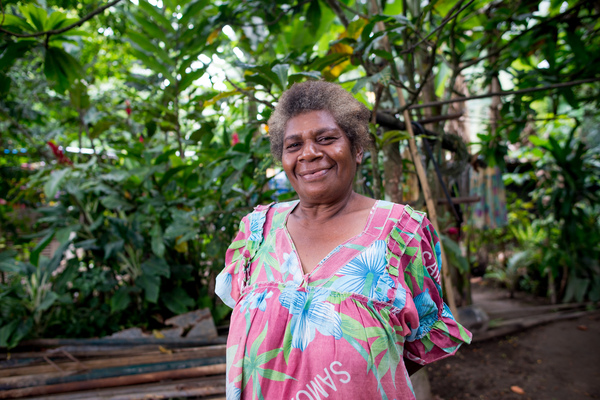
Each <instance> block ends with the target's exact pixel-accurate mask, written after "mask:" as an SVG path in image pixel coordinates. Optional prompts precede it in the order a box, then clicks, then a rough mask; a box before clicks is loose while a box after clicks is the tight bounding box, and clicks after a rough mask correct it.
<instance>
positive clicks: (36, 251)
mask: <svg viewBox="0 0 600 400" xmlns="http://www.w3.org/2000/svg"><path fill="white" fill-rule="evenodd" d="M52 238H54V231H50V232H48V234H47V235H46V236H44V237H43V238H42V239H41V240H40V241H39V242H38V244H37V245H36V246H35V247H34V248H33V250H31V254H30V255H29V262H30V263H32V264H33V265H35V266H37V265H38V263H39V260H40V254H41V252H42V251H43V250H44V249H45V248H46V247H48V245H49V244H50V242H51V241H52Z"/></svg>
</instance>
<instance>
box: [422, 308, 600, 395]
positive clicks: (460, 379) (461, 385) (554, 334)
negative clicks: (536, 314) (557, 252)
mask: <svg viewBox="0 0 600 400" xmlns="http://www.w3.org/2000/svg"><path fill="white" fill-rule="evenodd" d="M428 374H429V380H430V383H431V389H432V393H433V395H434V399H436V400H470V399H479V400H495V399H502V400H505V399H506V400H512V399H515V400H517V399H519V400H520V399H523V400H525V399H531V400H537V399H540V400H546V399H547V400H576V399H600V312H595V313H593V314H590V315H587V316H585V317H581V318H578V319H574V320H568V321H559V322H554V323H550V324H547V325H544V326H540V327H537V328H533V329H530V330H527V331H524V332H521V333H518V334H515V335H511V336H507V337H504V338H501V339H496V340H490V341H486V342H481V343H475V344H472V345H470V346H464V347H463V348H461V349H460V350H459V351H458V354H457V356H456V357H452V358H449V359H446V360H442V361H439V362H437V363H435V364H433V365H431V366H429V367H428ZM511 386H518V387H519V388H521V389H522V390H523V392H524V393H523V394H517V393H515V392H513V391H512V390H511ZM436 396H437V397H436Z"/></svg>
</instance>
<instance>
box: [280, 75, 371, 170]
mask: <svg viewBox="0 0 600 400" xmlns="http://www.w3.org/2000/svg"><path fill="white" fill-rule="evenodd" d="M320 110H326V111H329V113H331V115H332V116H333V118H334V119H335V122H336V123H337V124H338V126H339V127H340V128H341V129H342V130H343V131H344V132H345V133H346V136H347V137H348V139H349V140H350V143H351V144H352V151H353V152H356V151H357V150H358V149H361V148H363V149H364V148H366V147H367V146H368V144H369V141H370V140H371V137H370V134H369V118H370V116H371V111H369V109H368V108H367V107H365V106H364V105H363V104H362V103H360V102H359V101H358V100H356V99H355V98H354V97H353V96H352V95H351V94H350V93H348V92H347V91H346V90H345V89H343V88H342V87H341V86H339V85H336V84H335V83H331V82H325V81H306V82H302V83H295V84H294V85H293V86H292V87H291V88H289V89H288V90H286V91H285V92H284V93H283V94H282V95H281V98H280V99H279V103H278V104H277V107H275V111H273V114H271V118H269V122H268V125H269V136H270V140H271V154H273V157H274V158H275V159H276V160H277V161H279V162H281V157H282V154H283V137H284V134H285V126H286V124H287V122H288V121H289V120H290V119H291V118H293V117H295V116H297V115H300V114H304V113H307V112H310V111H320Z"/></svg>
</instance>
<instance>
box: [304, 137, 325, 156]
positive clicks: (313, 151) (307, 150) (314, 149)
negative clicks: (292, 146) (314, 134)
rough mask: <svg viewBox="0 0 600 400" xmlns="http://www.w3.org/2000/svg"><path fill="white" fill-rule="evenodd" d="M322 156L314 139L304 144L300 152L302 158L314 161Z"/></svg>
mask: <svg viewBox="0 0 600 400" xmlns="http://www.w3.org/2000/svg"><path fill="white" fill-rule="evenodd" d="M321 156H322V153H321V150H320V149H319V146H318V145H317V144H316V143H315V142H313V141H312V140H310V141H307V142H305V143H304V146H302V152H301V153H300V160H304V161H313V160H314V159H316V158H319V157H321Z"/></svg>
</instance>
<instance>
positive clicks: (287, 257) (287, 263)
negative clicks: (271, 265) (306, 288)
mask: <svg viewBox="0 0 600 400" xmlns="http://www.w3.org/2000/svg"><path fill="white" fill-rule="evenodd" d="M283 261H284V262H283V264H282V265H281V273H282V274H283V275H284V277H287V274H291V275H292V277H293V282H294V284H295V286H300V285H301V284H302V270H301V269H300V265H299V263H298V257H297V256H296V253H295V252H293V251H292V252H291V253H289V254H288V253H283Z"/></svg>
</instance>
